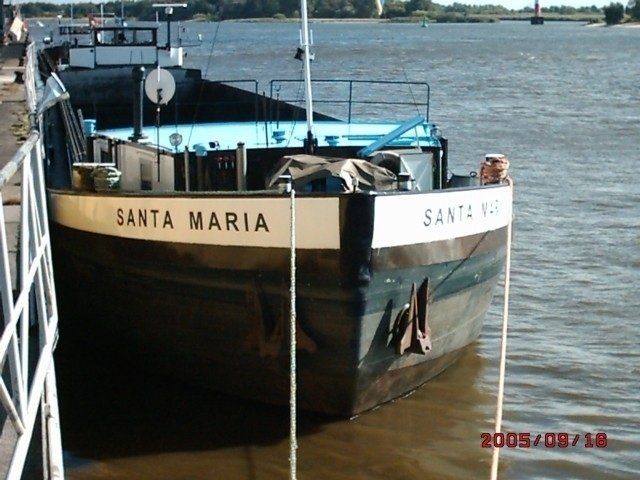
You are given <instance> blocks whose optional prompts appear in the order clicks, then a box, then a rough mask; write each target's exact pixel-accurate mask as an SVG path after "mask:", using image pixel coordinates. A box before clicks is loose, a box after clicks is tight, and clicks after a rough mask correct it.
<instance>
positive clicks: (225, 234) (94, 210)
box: [51, 193, 340, 249]
mask: <svg viewBox="0 0 640 480" xmlns="http://www.w3.org/2000/svg"><path fill="white" fill-rule="evenodd" d="M295 203H296V245H297V247H298V248H302V249H316V248H319V249H339V248H340V231H339V217H340V214H339V200H338V198H335V197H333V198H296V201H295ZM51 205H52V216H53V219H54V220H55V221H56V222H57V223H59V224H61V225H64V226H66V227H70V228H75V229H77V230H82V231H85V232H92V233H99V234H103V235H112V236H116V237H122V238H133V239H140V240H154V241H161V242H177V243H194V244H203V245H229V246H247V247H277V248H288V247H289V246H290V238H291V236H290V235H291V234H290V215H291V213H290V199H289V197H288V196H287V197H282V198H256V197H253V198H229V197H225V198H211V197H208V198H197V197H195V198H194V197H192V198H175V197H166V198H163V197H123V196H109V195H105V196H91V195H68V194H59V193H53V194H51Z"/></svg>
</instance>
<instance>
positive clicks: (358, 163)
mask: <svg viewBox="0 0 640 480" xmlns="http://www.w3.org/2000/svg"><path fill="white" fill-rule="evenodd" d="M281 175H291V181H292V182H293V188H294V189H296V190H302V189H304V187H305V186H306V185H307V184H308V183H310V182H312V181H314V180H319V179H325V180H327V179H329V178H336V179H339V180H340V183H341V185H342V191H343V192H366V191H371V190H378V191H383V190H395V189H396V188H397V181H396V176H395V175H394V174H393V173H392V172H390V171H389V170H387V169H386V168H383V167H378V166H376V165H373V164H372V163H371V162H368V161H366V160H360V159H355V158H346V159H345V158H332V157H320V156H316V155H305V154H300V155H290V156H285V157H282V158H281V159H280V161H279V162H278V163H277V164H276V166H275V168H274V170H273V172H272V173H271V175H269V176H268V177H267V184H266V188H267V189H272V188H275V186H276V184H277V182H278V178H279V177H280V176H281Z"/></svg>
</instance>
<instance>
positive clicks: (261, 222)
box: [189, 211, 269, 232]
mask: <svg viewBox="0 0 640 480" xmlns="http://www.w3.org/2000/svg"><path fill="white" fill-rule="evenodd" d="M189 228H190V229H191V230H205V229H206V230H218V231H223V230H224V231H227V232H231V231H233V232H259V231H264V232H268V231H269V226H268V225H267V220H266V218H265V217H264V214H262V213H258V214H257V215H255V216H252V215H251V214H249V213H248V212H242V213H240V214H238V213H236V212H224V213H222V214H220V215H218V213H216V212H211V213H210V214H209V218H208V219H207V218H206V214H203V213H202V212H193V211H190V212H189Z"/></svg>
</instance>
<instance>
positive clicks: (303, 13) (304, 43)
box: [300, 0, 315, 153]
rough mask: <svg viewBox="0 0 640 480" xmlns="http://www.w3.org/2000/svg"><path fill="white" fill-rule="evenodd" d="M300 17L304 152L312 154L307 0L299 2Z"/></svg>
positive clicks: (311, 100) (311, 104)
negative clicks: (304, 113) (304, 117)
mask: <svg viewBox="0 0 640 480" xmlns="http://www.w3.org/2000/svg"><path fill="white" fill-rule="evenodd" d="M300 17H301V20H302V33H301V37H300V38H301V42H300V43H301V44H300V48H301V49H302V51H303V55H302V62H303V70H304V94H305V107H306V111H307V139H306V140H305V151H306V152H307V153H313V149H314V144H315V139H314V137H313V99H312V97H311V53H310V51H309V22H308V19H307V0H301V1H300Z"/></svg>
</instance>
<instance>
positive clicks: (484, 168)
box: [480, 153, 509, 185]
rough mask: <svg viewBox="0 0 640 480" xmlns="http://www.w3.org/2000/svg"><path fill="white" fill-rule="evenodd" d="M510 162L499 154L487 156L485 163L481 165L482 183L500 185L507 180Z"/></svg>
mask: <svg viewBox="0 0 640 480" xmlns="http://www.w3.org/2000/svg"><path fill="white" fill-rule="evenodd" d="M508 171H509V160H507V157H505V156H504V155H501V154H499V153H491V154H488V155H485V159H484V162H483V163H482V165H480V181H481V182H482V184H483V185H484V184H486V183H498V182H500V181H502V180H506V179H507V175H508Z"/></svg>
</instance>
